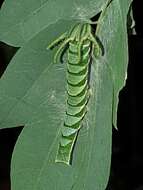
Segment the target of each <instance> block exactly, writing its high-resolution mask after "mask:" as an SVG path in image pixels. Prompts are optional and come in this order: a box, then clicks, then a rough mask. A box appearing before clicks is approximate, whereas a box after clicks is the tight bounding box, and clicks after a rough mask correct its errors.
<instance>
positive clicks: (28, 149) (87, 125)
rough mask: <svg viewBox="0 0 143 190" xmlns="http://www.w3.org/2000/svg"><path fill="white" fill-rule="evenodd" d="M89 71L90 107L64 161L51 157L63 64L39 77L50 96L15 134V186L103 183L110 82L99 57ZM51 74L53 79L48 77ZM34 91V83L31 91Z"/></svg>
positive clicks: (24, 189) (77, 187) (36, 188)
mask: <svg viewBox="0 0 143 190" xmlns="http://www.w3.org/2000/svg"><path fill="white" fill-rule="evenodd" d="M91 71H92V74H91V75H92V78H91V81H92V84H91V86H92V92H91V93H92V95H91V98H90V103H89V105H88V109H89V110H88V114H87V116H86V119H85V121H84V125H83V128H82V130H81V131H80V133H79V136H78V140H77V143H76V147H75V150H74V153H73V162H72V166H69V167H67V166H66V165H64V164H59V163H55V162H54V161H55V156H56V151H57V146H58V140H59V139H58V137H59V136H58V133H59V127H60V126H62V124H63V119H64V110H65V97H64V96H63V92H64V89H65V70H64V69H63V65H55V66H53V67H51V68H50V70H49V71H47V72H46V73H45V77H44V78H41V81H39V83H40V84H41V83H45V82H46V81H48V83H47V88H46V89H44V90H45V91H46V90H47V95H48V97H49V98H48V99H47V101H46V107H47V109H44V108H43V107H41V109H40V110H39V112H38V113H35V114H34V115H33V118H32V121H31V123H29V124H27V125H26V126H25V128H24V130H23V131H22V134H21V135H20V137H19V139H18V142H17V144H16V147H15V151H14V154H13V159H12V173H11V176H12V188H13V189H14V190H19V189H21V190H30V189H32V190H42V189H53V190H57V189H58V190H70V189H73V190H82V189H84V188H85V189H86V190H91V189H95V190H99V189H105V187H106V185H107V182H108V176H109V171H110V157H111V136H112V119H111V118H112V97H113V96H112V94H113V87H112V83H111V82H110V81H111V80H112V79H111V76H110V74H109V72H108V68H107V67H106V65H105V64H104V63H101V62H97V63H93V66H92V69H91ZM50 73H52V74H50ZM51 76H53V77H54V78H55V77H56V76H57V79H56V80H54V81H53V78H52V77H51ZM58 88H59V89H58ZM57 89H58V90H57ZM36 91H37V88H36V86H35V88H33V89H32V93H33V94H34V93H35V94H36ZM53 92H54V93H53ZM105 94H106V96H105ZM50 97H51V98H50ZM29 98H30V97H29Z"/></svg>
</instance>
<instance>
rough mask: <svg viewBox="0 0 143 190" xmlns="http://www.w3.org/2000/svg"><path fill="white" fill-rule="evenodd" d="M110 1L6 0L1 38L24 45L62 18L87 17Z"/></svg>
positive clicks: (4, 40) (0, 23) (13, 43)
mask: <svg viewBox="0 0 143 190" xmlns="http://www.w3.org/2000/svg"><path fill="white" fill-rule="evenodd" d="M106 1H107V0H100V1H99V0H88V1H87V0H72V1H71V0H62V1H59V0H30V1H29V0H24V1H22V0H21V1H20V0H5V2H4V4H3V6H2V9H1V11H0V26H1V27H0V41H3V42H5V43H8V44H10V45H13V46H23V44H24V43H25V42H27V41H28V40H29V39H31V38H33V37H34V36H35V35H36V34H38V33H39V32H40V31H42V30H44V29H45V28H47V27H48V26H49V25H51V24H53V23H56V22H57V21H58V20H60V19H67V20H68V19H70V20H73V19H78V20H87V19H89V18H91V17H92V16H94V15H96V14H97V13H98V12H99V11H101V8H102V6H103V5H104V4H105V2H106Z"/></svg>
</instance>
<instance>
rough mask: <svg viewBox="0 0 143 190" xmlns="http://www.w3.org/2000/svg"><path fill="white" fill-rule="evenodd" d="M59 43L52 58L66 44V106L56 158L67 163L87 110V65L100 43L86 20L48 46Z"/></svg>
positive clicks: (61, 51)
mask: <svg viewBox="0 0 143 190" xmlns="http://www.w3.org/2000/svg"><path fill="white" fill-rule="evenodd" d="M60 43H61V45H60V47H59V49H58V50H57V52H56V54H55V57H54V62H56V61H57V59H58V58H59V57H61V55H62V53H63V51H64V49H65V47H66V48H67V65H66V66H67V67H66V68H67V69H66V70H67V72H66V80H67V87H66V90H67V102H66V104H67V106H66V110H65V119H64V122H63V127H62V129H61V138H60V141H59V146H58V151H57V155H56V160H55V161H56V162H63V163H65V164H68V165H70V164H71V155H72V151H73V147H74V144H75V141H76V138H77V135H78V132H79V130H80V128H81V127H82V120H83V119H84V117H85V116H86V113H87V104H88V100H89V94H90V93H89V83H90V81H89V75H90V73H89V65H90V62H91V61H92V54H93V52H94V50H95V48H96V51H97V50H99V52H98V51H97V55H99V54H100V47H99V45H98V42H97V41H96V39H95V37H94V36H93V34H92V29H91V26H90V24H88V23H83V24H77V25H75V26H74V27H73V28H72V29H71V30H70V31H69V32H68V33H64V34H63V35H62V36H60V37H59V39H57V40H55V41H54V42H53V43H51V44H50V45H49V46H48V48H50V49H51V48H53V47H55V46H56V45H57V44H60Z"/></svg>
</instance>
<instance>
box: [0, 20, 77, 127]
mask: <svg viewBox="0 0 143 190" xmlns="http://www.w3.org/2000/svg"><path fill="white" fill-rule="evenodd" d="M72 23H73V22H63V21H61V22H59V23H56V27H55V25H51V26H50V27H49V28H47V29H45V30H44V31H43V32H42V33H40V34H39V35H38V36H37V37H36V38H34V39H33V40H31V41H30V42H29V43H27V44H26V45H25V46H24V47H23V48H21V49H20V50H19V51H18V52H17V54H16V55H15V56H14V57H13V59H12V61H11V62H10V64H9V66H8V67H7V69H6V71H5V73H4V75H3V76H2V78H1V80H0V128H8V127H15V126H22V125H25V124H26V123H27V122H28V121H29V120H30V119H31V116H32V114H33V113H35V112H37V110H38V108H39V106H40V105H41V104H42V102H43V101H46V99H48V98H49V97H48V96H47V92H44V90H43V88H44V87H46V85H47V83H48V80H47V81H46V82H45V84H44V83H43V82H42V83H41V84H38V85H39V86H37V92H36V93H35V92H34V94H33V95H32V97H31V98H29V93H31V91H32V89H33V87H34V86H35V85H37V83H38V81H39V80H40V78H41V77H42V76H44V75H45V72H46V71H48V72H49V69H50V68H51V67H52V64H53V57H54V52H55V51H47V50H46V47H47V46H48V45H49V43H51V41H52V40H54V39H55V38H56V37H58V36H59V35H61V33H63V32H65V31H67V30H68V29H69V28H70V27H71V25H72ZM51 77H52V79H53V81H54V80H55V77H56V76H55V77H54V73H51ZM47 88H48V87H47ZM47 90H49V89H47ZM37 95H38V97H37Z"/></svg>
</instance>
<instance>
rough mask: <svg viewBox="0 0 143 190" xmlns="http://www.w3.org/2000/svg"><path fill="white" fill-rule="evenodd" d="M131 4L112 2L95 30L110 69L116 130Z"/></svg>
mask: <svg viewBox="0 0 143 190" xmlns="http://www.w3.org/2000/svg"><path fill="white" fill-rule="evenodd" d="M131 2H132V0H127V1H120V0H116V1H112V3H111V4H110V6H109V7H108V8H107V9H106V12H105V14H103V17H101V19H100V21H99V26H98V28H97V36H98V37H99V39H100V40H101V43H102V46H103V47H104V53H105V55H104V62H105V64H107V65H108V66H109V68H110V72H111V75H112V80H113V85H114V101H113V125H114V126H115V128H117V108H118V101H119V100H118V96H119V92H120V90H121V89H122V88H123V87H124V85H125V82H126V78H127V66H128V38H127V14H128V10H129V7H130V4H131Z"/></svg>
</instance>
